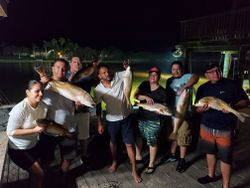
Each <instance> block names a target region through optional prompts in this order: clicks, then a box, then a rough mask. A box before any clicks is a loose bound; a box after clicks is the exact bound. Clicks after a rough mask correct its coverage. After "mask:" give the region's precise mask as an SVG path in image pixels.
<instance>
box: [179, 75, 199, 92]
mask: <svg viewBox="0 0 250 188" xmlns="http://www.w3.org/2000/svg"><path fill="white" fill-rule="evenodd" d="M198 81H199V76H198V75H196V74H193V75H192V76H191V78H190V79H189V80H188V82H187V83H186V84H185V85H184V86H183V87H182V88H181V89H182V90H184V89H189V88H190V87H192V86H193V85H194V84H196V83H197V82H198Z"/></svg>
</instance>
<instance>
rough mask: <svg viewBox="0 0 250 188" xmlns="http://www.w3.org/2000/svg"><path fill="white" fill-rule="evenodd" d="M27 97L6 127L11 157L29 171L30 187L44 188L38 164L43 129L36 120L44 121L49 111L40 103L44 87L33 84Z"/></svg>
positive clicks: (27, 90) (42, 173)
mask: <svg viewBox="0 0 250 188" xmlns="http://www.w3.org/2000/svg"><path fill="white" fill-rule="evenodd" d="M26 95H27V97H26V98H25V99H23V100H22V101H21V102H19V103H18V104H17V105H16V106H14V108H13V109H12V110H11V112H10V114H9V115H10V117H9V121H8V125H7V135H8V137H9V145H8V154H9V156H10V158H11V160H12V161H13V162H14V163H16V164H17V165H18V166H19V167H21V168H23V169H25V170H27V171H29V173H30V180H31V187H42V181H43V177H44V172H43V170H42V168H41V166H40V164H39V162H38V160H39V156H40V153H41V152H40V149H39V145H38V135H39V133H41V132H42V131H43V130H44V128H43V127H39V126H37V124H36V120H37V119H40V118H45V116H46V113H47V108H46V106H45V104H43V103H42V102H41V100H42V97H43V86H42V84H41V83H40V82H38V81H36V80H31V81H30V82H29V84H28V88H27V89H26Z"/></svg>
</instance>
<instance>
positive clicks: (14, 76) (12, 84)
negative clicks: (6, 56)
mask: <svg viewBox="0 0 250 188" xmlns="http://www.w3.org/2000/svg"><path fill="white" fill-rule="evenodd" d="M121 62H122V61H121ZM104 63H106V64H108V65H109V67H110V70H111V72H115V71H120V70H123V68H122V63H119V61H117V62H104ZM39 65H43V66H44V67H45V68H46V71H47V72H50V69H51V68H50V65H51V62H11V63H0V70H1V74H0V97H1V96H2V95H5V96H6V97H7V98H8V99H9V100H10V101H11V102H12V103H16V102H19V101H20V100H22V99H23V98H24V97H25V89H26V85H27V83H28V81H29V80H31V79H39V77H38V75H37V73H36V72H35V71H34V69H33V68H34V67H35V66H39ZM132 66H133V67H134V69H135V71H136V72H137V71H138V72H144V71H145V72H147V70H148V69H149V68H150V67H152V66H158V67H159V68H160V69H161V70H162V72H163V73H169V71H168V70H169V69H170V63H168V62H166V61H164V60H158V61H157V60H156V61H154V62H152V61H143V60H141V61H136V62H133V64H132ZM2 93H4V94H2Z"/></svg>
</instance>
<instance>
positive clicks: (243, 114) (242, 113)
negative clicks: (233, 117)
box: [240, 112, 250, 117]
mask: <svg viewBox="0 0 250 188" xmlns="http://www.w3.org/2000/svg"><path fill="white" fill-rule="evenodd" d="M240 115H242V116H244V117H250V114H247V113H245V112H240Z"/></svg>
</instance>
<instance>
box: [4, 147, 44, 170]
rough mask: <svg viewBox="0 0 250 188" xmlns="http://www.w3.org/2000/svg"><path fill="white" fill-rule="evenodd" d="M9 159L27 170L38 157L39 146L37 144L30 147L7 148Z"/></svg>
mask: <svg viewBox="0 0 250 188" xmlns="http://www.w3.org/2000/svg"><path fill="white" fill-rule="evenodd" d="M8 154H9V157H10V159H11V160H12V161H13V162H14V163H15V164H16V165H17V166H19V167H21V168H22V169H24V170H29V169H30V168H31V166H32V165H33V164H34V163H35V162H36V161H37V160H38V159H39V158H40V155H41V152H40V146H39V144H37V145H36V146H35V147H33V148H31V149H25V150H20V149H11V148H8Z"/></svg>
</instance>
